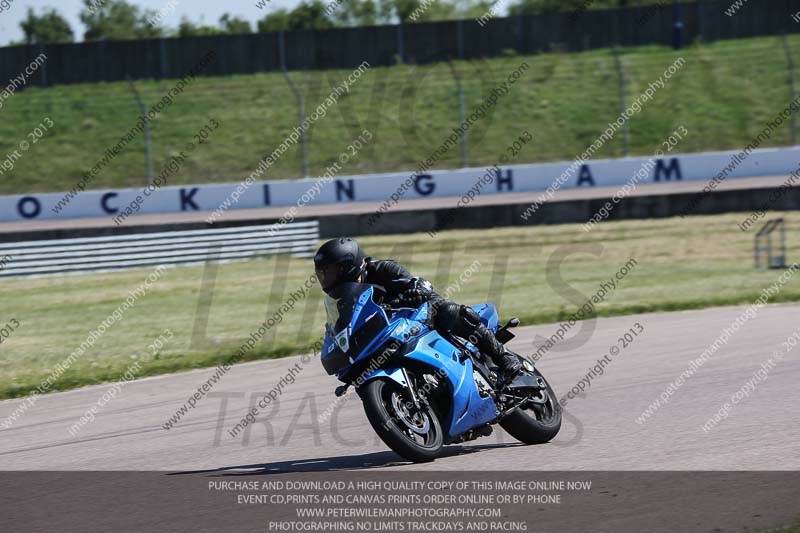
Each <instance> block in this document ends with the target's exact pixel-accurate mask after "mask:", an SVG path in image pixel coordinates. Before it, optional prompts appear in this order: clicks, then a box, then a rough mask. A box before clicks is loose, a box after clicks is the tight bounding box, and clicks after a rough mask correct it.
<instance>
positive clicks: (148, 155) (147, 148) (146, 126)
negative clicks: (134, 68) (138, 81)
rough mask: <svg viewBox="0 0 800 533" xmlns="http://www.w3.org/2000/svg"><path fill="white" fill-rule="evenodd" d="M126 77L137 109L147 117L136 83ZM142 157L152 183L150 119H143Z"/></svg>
mask: <svg viewBox="0 0 800 533" xmlns="http://www.w3.org/2000/svg"><path fill="white" fill-rule="evenodd" d="M127 78H128V85H129V86H130V88H131V92H133V97H134V98H135V99H136V103H137V104H138V105H139V110H140V111H141V112H142V116H143V117H145V118H147V106H145V105H144V102H143V101H142V96H141V95H140V94H139V90H138V89H137V88H136V85H134V84H133V80H131V78H130V76H127ZM144 159H145V167H146V169H147V184H148V185H153V152H152V148H151V145H150V121H149V120H145V121H144Z"/></svg>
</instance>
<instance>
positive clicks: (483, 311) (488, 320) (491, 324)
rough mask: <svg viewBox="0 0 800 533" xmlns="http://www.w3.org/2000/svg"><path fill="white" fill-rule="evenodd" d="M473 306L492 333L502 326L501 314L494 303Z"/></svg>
mask: <svg viewBox="0 0 800 533" xmlns="http://www.w3.org/2000/svg"><path fill="white" fill-rule="evenodd" d="M472 308H473V309H474V310H475V311H477V312H478V314H479V315H480V317H481V322H483V323H484V324H485V325H486V327H487V328H489V329H490V330H491V331H492V333H494V332H495V331H497V328H499V327H500V316H499V315H498V314H497V309H496V308H495V306H494V305H493V304H480V305H474V306H472Z"/></svg>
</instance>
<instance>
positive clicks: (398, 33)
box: [0, 0, 800, 86]
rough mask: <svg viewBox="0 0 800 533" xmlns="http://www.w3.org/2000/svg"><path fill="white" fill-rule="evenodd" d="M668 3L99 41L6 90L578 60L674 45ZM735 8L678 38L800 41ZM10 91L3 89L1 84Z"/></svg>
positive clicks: (777, 20) (787, 7) (706, 8)
mask: <svg viewBox="0 0 800 533" xmlns="http://www.w3.org/2000/svg"><path fill="white" fill-rule="evenodd" d="M671 4H672V3H671V2H663V4H660V5H655V7H653V6H644V7H631V8H624V9H611V10H599V11H587V12H583V13H580V14H570V13H565V14H554V15H540V16H526V17H508V18H494V19H492V20H490V21H489V22H488V23H486V24H485V25H483V26H482V25H480V24H478V23H477V21H475V20H460V21H447V22H435V23H421V24H408V25H395V26H373V27H361V28H337V29H329V30H315V31H311V30H301V31H290V32H280V33H257V34H249V35H219V36H209V37H189V38H167V39H152V40H139V41H99V42H88V43H78V44H61V45H46V46H16V47H7V48H0V80H7V79H12V78H14V77H15V76H17V75H19V73H20V72H22V71H23V70H24V68H25V66H26V65H28V64H29V63H30V62H31V60H32V59H33V58H34V57H36V56H38V55H39V54H40V53H44V54H46V55H47V57H48V61H47V64H46V65H45V66H44V67H43V68H41V69H39V71H38V72H37V75H36V78H35V80H32V83H35V84H36V85H39V86H50V85H56V84H65V83H82V82H100V81H119V80H124V79H126V78H128V77H130V78H132V79H166V78H180V77H181V76H183V75H184V74H186V72H187V71H188V70H189V69H191V68H192V67H193V66H194V64H195V63H196V61H197V58H199V57H202V56H203V55H205V54H206V53H208V51H209V50H214V51H215V52H216V53H217V54H218V56H219V58H220V60H219V61H216V62H215V63H214V64H212V65H210V66H209V68H208V69H206V70H205V72H204V73H203V75H206V76H222V75H230V74H248V73H254V72H263V71H276V70H281V69H283V68H287V69H289V70H324V69H345V68H354V67H355V66H357V65H359V64H361V63H362V62H363V61H367V62H369V64H371V65H373V66H386V65H393V64H396V63H397V62H398V61H402V62H406V63H418V64H419V63H429V62H437V61H442V60H447V59H477V58H483V57H496V56H500V55H503V54H507V53H508V52H509V51H513V52H515V53H517V54H535V53H539V52H542V51H549V50H552V49H558V50H565V51H581V50H589V49H596V48H606V47H611V46H638V45H645V44H666V45H672V44H674V43H675V40H676V25H675V21H676V12H675V8H674V7H673V5H671ZM730 4H731V1H730V0H724V1H709V2H705V1H701V2H689V3H683V4H680V9H679V18H680V20H681V22H682V24H681V34H680V38H681V39H682V40H683V41H685V42H693V41H695V40H697V39H700V40H702V41H704V42H711V41H715V40H719V39H733V38H743V37H755V36H763V35H779V34H782V33H787V32H797V31H800V24H797V23H796V22H794V21H793V20H792V18H791V16H790V15H791V13H794V12H795V11H797V7H798V6H797V2H796V0H750V1H749V2H747V3H745V4H744V5H743V6H742V7H741V9H739V11H738V12H737V13H736V15H735V16H732V17H731V16H727V15H726V14H725V10H726V9H727V8H729V7H730ZM4 85H5V83H4Z"/></svg>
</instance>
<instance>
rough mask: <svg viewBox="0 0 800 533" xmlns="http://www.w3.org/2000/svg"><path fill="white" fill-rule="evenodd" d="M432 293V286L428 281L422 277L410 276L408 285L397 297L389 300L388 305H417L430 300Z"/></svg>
mask: <svg viewBox="0 0 800 533" xmlns="http://www.w3.org/2000/svg"><path fill="white" fill-rule="evenodd" d="M432 295H433V286H432V285H431V283H430V281H428V280H425V279H422V278H412V279H411V280H409V283H408V287H407V288H406V289H405V290H404V291H403V292H401V293H400V295H399V296H397V298H395V299H393V300H392V301H390V302H389V306H390V307H419V306H420V305H421V304H422V303H423V302H427V301H428V300H430V298H431V296H432Z"/></svg>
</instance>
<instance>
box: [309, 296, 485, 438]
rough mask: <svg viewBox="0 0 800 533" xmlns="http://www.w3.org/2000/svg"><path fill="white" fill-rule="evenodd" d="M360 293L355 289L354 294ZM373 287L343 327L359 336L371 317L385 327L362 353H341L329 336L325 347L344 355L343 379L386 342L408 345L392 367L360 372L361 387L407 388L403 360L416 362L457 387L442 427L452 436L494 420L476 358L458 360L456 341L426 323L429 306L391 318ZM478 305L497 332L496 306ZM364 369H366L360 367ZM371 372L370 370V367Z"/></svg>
mask: <svg viewBox="0 0 800 533" xmlns="http://www.w3.org/2000/svg"><path fill="white" fill-rule="evenodd" d="M356 294H357V293H356ZM372 296H373V291H372V289H369V290H367V291H365V292H364V293H363V294H361V295H359V296H357V301H355V302H354V304H355V305H354V306H353V311H352V317H344V318H345V319H346V320H345V322H346V324H345V327H348V328H349V329H348V331H349V332H350V336H351V337H354V336H357V334H358V332H359V329H360V328H362V327H365V328H367V327H369V325H365V324H367V323H368V321H369V320H374V319H375V318H376V313H379V315H377V316H379V317H385V318H386V321H387V323H385V324H386V325H385V327H383V329H382V330H381V331H379V332H376V333H377V334H375V335H374V337H373V338H372V339H371V340H370V341H369V342H368V343H367V342H366V341H364V344H363V345H361V344H359V345H358V350H359V353H357V354H352V353H350V351H352V350H350V351H347V352H346V354H343V353H342V352H341V350H340V345H337V343H336V342H335V341H334V339H332V338H331V335H330V334H328V335H326V339H325V344H324V346H323V350H322V357H323V358H325V357H330V358H336V357H338V358H339V359H342V358H343V357H344V362H345V364H346V366H344V367H343V368H342V370H341V371H339V372H337V374H338V375H339V377H340V378H342V376H345V375H347V372H348V370H349V369H350V367H351V366H353V365H357V364H365V363H369V362H371V361H374V360H375V356H376V354H377V353H378V351H380V350H379V348H380V347H381V346H385V345H386V343H387V342H389V341H390V340H391V339H394V340H395V341H397V342H399V343H401V344H402V345H404V348H403V352H401V353H402V356H398V357H399V359H395V360H393V361H392V363H391V366H389V367H387V366H385V365H384V366H383V367H382V368H380V369H378V370H375V371H372V372H368V373H364V374H362V375H360V376H359V379H358V381H360V383H357V385H363V384H365V383H367V382H369V381H371V380H374V379H390V380H392V381H395V382H397V383H399V384H400V385H403V386H406V385H407V384H406V382H405V378H404V376H403V372H402V370H401V369H402V367H403V366H405V365H403V361H405V360H413V361H415V362H417V364H415V365H414V366H419V363H422V364H424V365H425V366H427V367H428V368H430V372H429V373H430V374H432V375H434V376H436V378H437V380H438V381H439V382H440V383H441V382H442V380H443V379H445V380H447V381H448V382H449V384H450V388H451V390H452V391H453V394H452V402H451V407H450V409H449V412H448V413H447V415H446V417H445V418H446V419H445V420H441V422H442V427H443V428H444V429H446V431H447V436H448V437H451V438H452V437H456V436H458V435H461V434H462V433H465V432H467V431H469V430H470V429H473V428H475V427H478V426H482V425H484V424H487V423H489V422H492V421H493V420H495V419H496V418H497V415H498V413H497V407H496V406H495V403H494V401H493V400H492V399H491V398H483V397H481V396H480V394H479V393H478V388H477V386H476V385H475V379H474V377H473V366H472V360H471V359H470V358H469V357H466V358H464V360H463V361H462V360H461V359H460V357H459V356H460V351H459V349H458V348H456V347H455V346H454V345H453V344H451V343H450V342H449V341H447V340H446V339H445V338H444V337H442V336H441V335H439V334H438V333H437V332H436V331H434V330H432V329H430V328H429V327H428V325H427V319H428V304H423V305H421V306H420V307H419V308H418V309H410V308H409V309H401V310H398V311H395V312H394V313H393V314H392V316H391V317H387V316H386V315H385V313H384V310H383V309H382V308H381V307H380V306H379V305H377V304H375V303H374V302H373V301H372ZM474 309H475V310H476V311H477V312H478V314H479V315H480V316H481V320H482V321H483V322H484V323H485V324H486V326H487V327H488V328H490V329H492V330H493V331H494V330H496V329H497V327H498V316H497V310H496V309H495V307H494V306H493V305H492V304H482V305H478V306H475V307H474ZM361 368H363V367H361ZM370 370H371V368H370ZM351 379H352V378H351Z"/></svg>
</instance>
